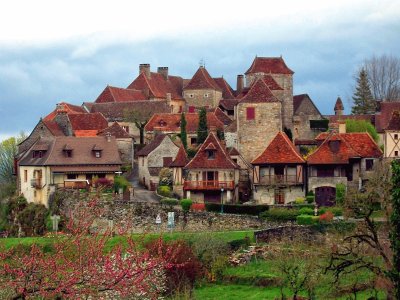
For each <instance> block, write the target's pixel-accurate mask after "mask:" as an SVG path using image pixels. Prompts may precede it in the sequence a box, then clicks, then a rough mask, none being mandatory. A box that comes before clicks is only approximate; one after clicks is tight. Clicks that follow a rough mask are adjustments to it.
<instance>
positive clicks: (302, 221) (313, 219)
mask: <svg viewBox="0 0 400 300" xmlns="http://www.w3.org/2000/svg"><path fill="white" fill-rule="evenodd" d="M296 219H297V224H299V225H313V224H316V223H318V221H319V217H318V216H311V215H299V216H297V217H296Z"/></svg>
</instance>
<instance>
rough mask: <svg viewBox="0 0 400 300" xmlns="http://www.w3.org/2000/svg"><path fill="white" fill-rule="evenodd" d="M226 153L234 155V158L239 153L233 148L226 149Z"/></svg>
mask: <svg viewBox="0 0 400 300" xmlns="http://www.w3.org/2000/svg"><path fill="white" fill-rule="evenodd" d="M228 153H229V155H231V156H232V155H234V156H236V155H240V153H239V151H238V150H237V149H236V148H235V147H230V148H229V149H228Z"/></svg>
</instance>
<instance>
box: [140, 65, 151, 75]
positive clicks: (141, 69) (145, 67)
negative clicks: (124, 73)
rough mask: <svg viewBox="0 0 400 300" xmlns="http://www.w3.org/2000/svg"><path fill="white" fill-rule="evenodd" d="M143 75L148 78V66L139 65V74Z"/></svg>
mask: <svg viewBox="0 0 400 300" xmlns="http://www.w3.org/2000/svg"><path fill="white" fill-rule="evenodd" d="M141 73H144V75H145V76H146V77H147V78H150V64H140V65H139V74H141Z"/></svg>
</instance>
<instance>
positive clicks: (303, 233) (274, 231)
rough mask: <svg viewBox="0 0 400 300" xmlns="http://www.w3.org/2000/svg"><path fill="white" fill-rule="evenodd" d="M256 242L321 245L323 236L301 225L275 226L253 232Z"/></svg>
mask: <svg viewBox="0 0 400 300" xmlns="http://www.w3.org/2000/svg"><path fill="white" fill-rule="evenodd" d="M254 236H255V237H256V241H257V242H265V243H270V242H274V241H280V240H284V239H286V240H297V239H301V240H302V241H303V242H312V243H322V242H323V241H324V236H323V235H322V234H321V233H320V232H319V231H317V230H315V229H313V228H311V227H309V226H302V225H285V226H275V227H272V228H267V229H264V230H259V231H256V232H254Z"/></svg>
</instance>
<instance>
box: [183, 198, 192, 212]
mask: <svg viewBox="0 0 400 300" xmlns="http://www.w3.org/2000/svg"><path fill="white" fill-rule="evenodd" d="M192 203H193V201H192V199H182V200H181V206H182V210H183V211H185V212H188V211H189V210H190V207H191V206H192Z"/></svg>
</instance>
